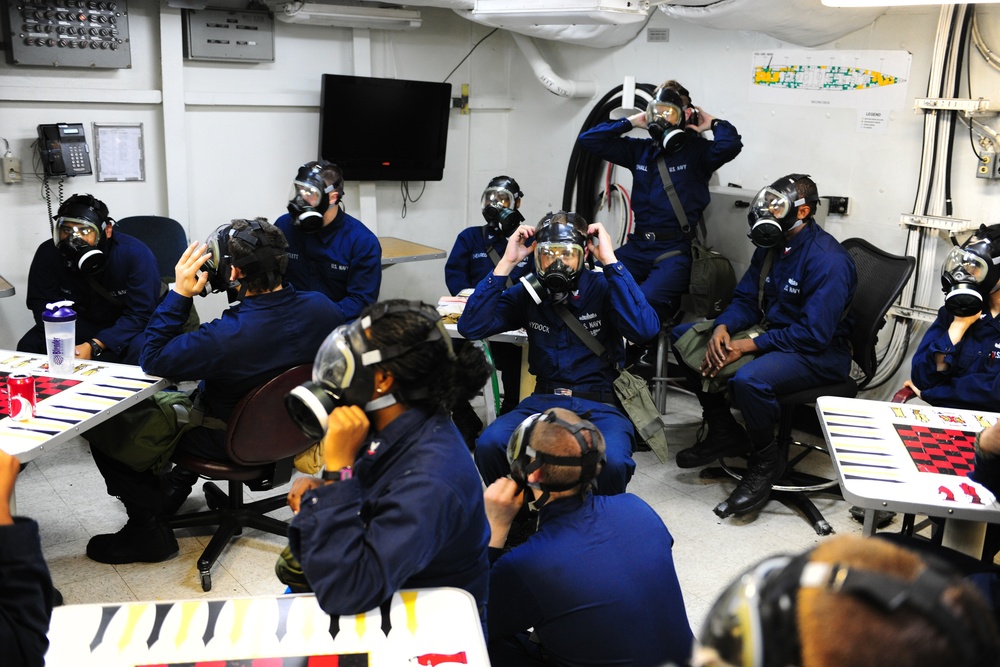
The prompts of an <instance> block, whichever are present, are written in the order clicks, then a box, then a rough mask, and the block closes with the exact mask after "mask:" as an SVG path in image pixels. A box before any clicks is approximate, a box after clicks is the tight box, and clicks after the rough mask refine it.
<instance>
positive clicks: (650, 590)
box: [487, 493, 693, 667]
mask: <svg viewBox="0 0 1000 667" xmlns="http://www.w3.org/2000/svg"><path fill="white" fill-rule="evenodd" d="M673 545H674V538H673V536H672V535H671V534H670V531H669V530H667V527H666V526H665V525H664V524H663V520H662V519H661V518H660V517H659V516H658V515H657V514H656V512H654V511H653V509H652V508H651V507H650V506H649V505H647V504H646V503H645V502H644V501H643V500H642V499H641V498H639V497H638V496H634V495H632V494H631V493H624V494H621V495H617V496H614V497H607V496H595V495H594V494H592V493H587V494H586V495H584V496H570V497H566V498H559V499H557V500H554V501H552V502H550V503H546V504H545V506H544V507H542V509H541V511H540V512H539V524H538V532H536V533H535V534H534V535H532V536H531V537H530V538H528V541H527V542H525V543H524V544H521V545H520V546H517V547H514V548H513V549H512V550H510V551H509V552H507V553H506V554H503V555H502V556H501V555H500V554H501V553H502V551H501V550H500V549H492V548H491V549H490V558H491V560H493V561H494V563H493V568H492V570H491V572H490V604H489V608H488V609H489V613H488V614H487V620H488V625H489V638H490V642H489V652H490V662H491V664H493V665H494V667H503V666H505V665H531V664H555V665H635V666H636V667H658V666H659V665H666V664H676V665H686V664H687V663H688V659H689V658H690V656H691V645H692V642H693V637H692V634H691V626H690V625H689V623H688V618H687V613H686V611H685V610H684V597H683V595H682V593H681V587H680V583H679V582H678V580H677V572H676V570H675V569H674V559H673V555H672V553H671V550H672V548H673ZM529 628H534V630H535V633H536V634H537V635H538V640H539V642H540V644H541V650H542V651H544V653H545V654H546V655H547V656H548V661H545V662H543V661H542V660H540V659H539V657H540V656H539V650H538V644H533V642H530V641H528V640H527V637H528V635H527V631H528V629H529Z"/></svg>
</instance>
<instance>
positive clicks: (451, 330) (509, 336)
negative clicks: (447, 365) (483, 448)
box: [444, 322, 535, 424]
mask: <svg viewBox="0 0 1000 667" xmlns="http://www.w3.org/2000/svg"><path fill="white" fill-rule="evenodd" d="M444 328H445V330H446V331H447V332H448V335H449V336H451V337H452V338H465V336H463V335H462V334H460V333H459V332H458V325H457V324H451V323H448V322H446V323H445V325H444ZM486 340H489V341H495V342H497V343H514V344H515V345H518V346H520V347H521V385H520V387H521V395H520V396H518V397H517V398H518V400H519V401H523V400H524V399H525V398H526V397H528V396H530V395H531V392H533V391H534V390H535V376H534V375H532V374H531V373H529V372H528V334H526V333H525V332H524V330H523V329H518V330H516V331H503V332H501V333H498V334H494V335H492V336H489V337H488V338H487V339H486ZM494 377H495V373H494ZM486 386H487V388H488V389H487V391H486V393H487V394H491V393H493V392H494V391H495V388H494V385H493V382H492V379H491V380H490V381H488V382H487V383H486ZM495 405H496V396H495V395H487V396H486V423H487V424H489V423H491V422H492V421H493V420H494V419H496V415H495V414H494V406H495Z"/></svg>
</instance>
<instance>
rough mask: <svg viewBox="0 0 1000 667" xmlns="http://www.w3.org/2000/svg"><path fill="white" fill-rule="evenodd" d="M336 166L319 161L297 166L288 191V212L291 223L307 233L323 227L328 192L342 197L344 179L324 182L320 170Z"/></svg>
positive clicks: (328, 205)
mask: <svg viewBox="0 0 1000 667" xmlns="http://www.w3.org/2000/svg"><path fill="white" fill-rule="evenodd" d="M331 167H334V168H336V165H334V164H332V163H330V162H326V161H322V162H307V163H306V164H304V165H302V166H301V167H299V173H298V174H296V176H295V180H294V181H292V185H291V188H290V190H289V192H288V215H290V216H291V218H292V225H294V226H295V227H297V228H299V229H301V230H302V231H303V232H306V233H307V234H312V233H314V232H318V231H319V230H320V229H322V227H323V215H324V214H325V213H326V211H327V209H328V208H330V193H331V192H334V191H336V192H338V193H340V197H341V198H343V196H344V179H343V178H341V179H340V180H339V181H338V182H337V183H334V184H333V185H326V183H325V182H324V181H323V176H322V172H323V170H324V169H328V168H331Z"/></svg>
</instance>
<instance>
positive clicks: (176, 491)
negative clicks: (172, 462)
mask: <svg viewBox="0 0 1000 667" xmlns="http://www.w3.org/2000/svg"><path fill="white" fill-rule="evenodd" d="M197 481H198V473H196V472H191V471H190V470H188V469H186V468H181V467H180V466H174V469H173V470H171V471H170V472H168V473H165V474H163V475H160V490H161V491H162V492H163V511H162V512H160V517H161V518H163V519H169V518H170V517H172V516H173V515H175V514H177V510H179V509H180V508H181V505H183V504H184V501H185V500H187V497H188V496H189V495H191V489H192V488H194V485H195V483H196V482H197Z"/></svg>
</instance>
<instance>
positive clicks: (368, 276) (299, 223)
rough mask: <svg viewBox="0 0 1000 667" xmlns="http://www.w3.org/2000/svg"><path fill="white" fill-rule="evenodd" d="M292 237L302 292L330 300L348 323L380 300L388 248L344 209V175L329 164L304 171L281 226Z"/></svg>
mask: <svg viewBox="0 0 1000 667" xmlns="http://www.w3.org/2000/svg"><path fill="white" fill-rule="evenodd" d="M274 224H275V225H277V227H278V229H280V230H281V231H282V232H283V233H284V234H285V238H287V239H288V273H287V274H286V275H285V278H286V279H287V280H288V282H290V283H291V284H292V285H293V286H294V287H295V288H296V289H298V290H308V291H310V292H320V293H322V294H325V295H327V296H328V297H330V298H331V299H332V300H333V302H334V303H335V304H337V307H338V308H340V310H341V311H342V312H343V313H344V319H346V320H347V321H348V322H349V321H351V320H353V319H354V318H356V317H357V316H358V315H359V314H360V313H361V311H362V310H363V309H364V307H365V306H368V305H371V304H373V303H375V302H376V301H378V292H379V288H380V286H381V284H382V246H381V245H379V242H378V238H377V237H376V236H375V234H373V233H372V232H371V230H369V229H368V228H367V227H365V226H364V224H363V223H362V222H361V221H360V220H358V219H357V218H355V217H353V216H351V215H349V214H348V213H347V211H345V210H344V174H343V172H342V171H341V170H340V167H338V166H337V165H335V164H333V163H332V162H327V161H325V160H321V161H318V162H316V161H314V162H307V163H305V164H304V165H302V166H301V167H299V171H298V173H297V174H296V175H295V180H294V181H292V185H291V189H290V191H289V194H288V213H287V214H284V215H282V216H281V217H279V218H278V219H277V220H276V221H275V223H274Z"/></svg>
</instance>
